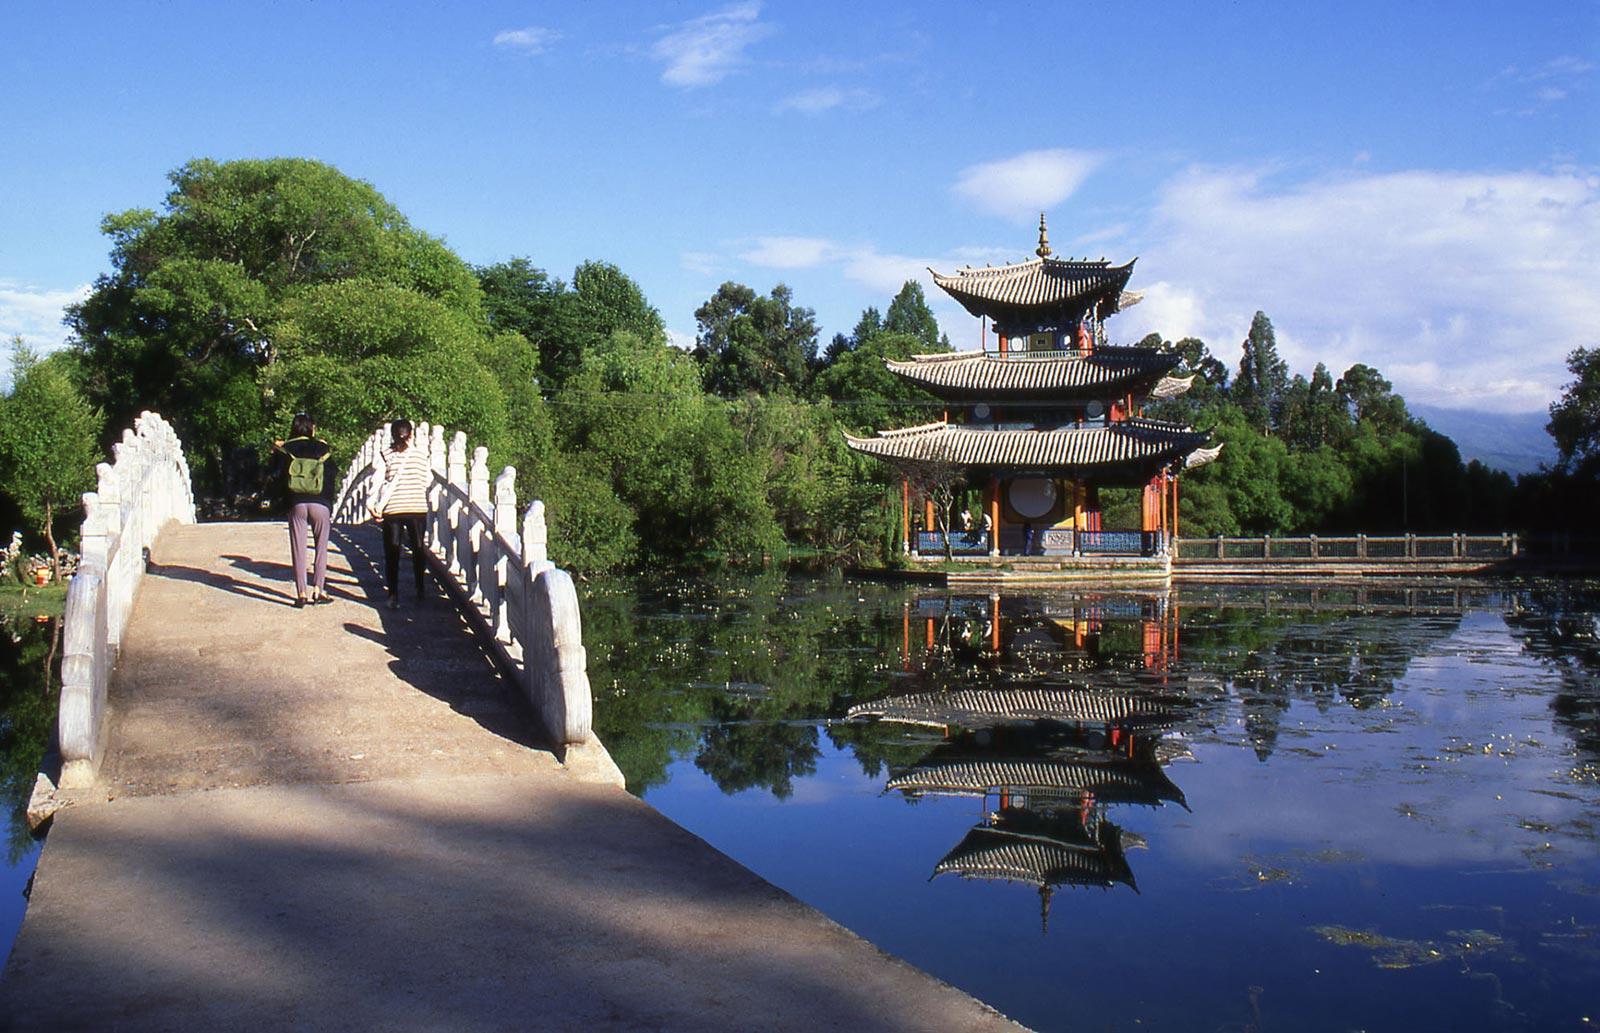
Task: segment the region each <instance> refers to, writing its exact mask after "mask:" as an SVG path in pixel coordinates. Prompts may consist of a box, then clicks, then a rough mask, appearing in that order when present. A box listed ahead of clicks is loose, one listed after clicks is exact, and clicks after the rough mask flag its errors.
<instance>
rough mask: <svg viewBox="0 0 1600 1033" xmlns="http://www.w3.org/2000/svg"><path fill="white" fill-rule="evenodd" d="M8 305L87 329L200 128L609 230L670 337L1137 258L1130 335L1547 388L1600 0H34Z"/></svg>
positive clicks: (937, 296)
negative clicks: (121, 240)
mask: <svg viewBox="0 0 1600 1033" xmlns="http://www.w3.org/2000/svg"><path fill="white" fill-rule="evenodd" d="M0 61H3V62H4V73H5V74H4V82H5V87H4V95H5V102H4V104H3V105H0V120H3V121H0V126H3V130H4V132H3V135H0V140H3V141H4V142H3V146H4V158H3V160H0V197H3V198H4V200H3V202H0V335H3V336H4V338H7V339H9V337H10V336H11V335H12V334H16V333H20V334H22V335H23V336H24V338H25V339H27V340H28V341H29V342H30V343H32V344H35V345H36V346H39V347H51V346H53V345H56V344H59V343H60V342H61V340H62V339H63V334H64V331H63V330H62V329H61V327H60V326H59V319H60V309H61V306H62V305H63V304H65V303H66V302H67V301H69V300H72V299H74V298H76V297H79V296H81V294H82V292H83V291H85V290H86V289H87V286H88V284H90V283H91V282H92V281H93V279H94V278H95V277H96V276H97V275H99V274H101V273H103V272H105V271H106V270H107V269H108V261H107V252H108V247H107V241H106V239H105V238H104V237H102V236H101V234H100V232H99V223H100V219H101V218H102V217H103V216H104V215H105V214H107V213H109V212H115V211H121V210H124V209H127V208H132V207H159V205H160V202H161V199H162V197H163V196H164V194H165V192H166V188H167V182H166V179H165V176H166V174H167V173H168V172H169V171H171V170H172V169H174V168H176V167H177V166H178V165H180V164H182V163H183V162H185V161H187V160H189V159H191V158H196V157H210V158H215V159H218V160H227V159H233V158H247V157H272V156H297V157H311V158H316V159H319V160H322V161H325V162H329V163H331V164H333V165H335V166H337V167H338V168H339V169H341V170H342V171H344V172H345V173H346V174H348V175H351V176H355V177H358V178H361V179H365V180H367V181H368V182H370V183H372V184H373V185H374V186H376V187H377V188H378V189H379V190H380V191H381V192H383V194H384V195H385V196H387V197H388V198H389V200H390V201H392V202H393V203H395V204H396V205H397V206H398V207H399V208H400V209H401V211H403V212H404V213H405V214H406V216H407V217H408V218H409V219H410V220H411V222H412V223H413V225H415V226H417V227H418V228H420V229H423V230H426V231H427V232H429V233H432V234H434V235H436V236H439V237H442V238H444V239H445V240H446V241H447V242H448V243H449V244H450V245H451V247H453V248H454V249H455V250H456V252H457V253H458V254H460V255H461V256H462V257H463V258H464V259H466V260H467V261H469V262H471V263H474V264H479V265H482V264H488V263H492V262H496V261H500V260H503V259H506V258H509V257H512V256H526V257H528V258H530V259H531V260H532V261H533V262H534V263H535V264H536V265H539V266H541V267H543V268H545V269H547V270H549V271H550V272H551V273H552V274H554V275H558V276H561V277H563V278H567V277H570V275H571V273H572V270H573V268H574V267H575V266H576V265H577V264H578V263H579V262H582V261H584V260H585V259H591V258H594V259H602V260H606V261H610V262H615V263H616V264H617V265H619V266H620V267H621V268H622V269H623V270H624V271H625V272H627V273H628V274H629V275H631V276H632V277H633V278H634V279H636V280H637V281H638V282H639V283H640V285H641V286H642V287H643V288H644V290H645V293H646V295H647V296H648V297H649V298H650V300H651V301H652V303H654V304H655V305H656V306H657V307H658V308H659V309H660V310H661V313H662V315H663V316H664V317H665V319H666V322H667V326H668V327H669V329H670V331H671V332H672V333H673V335H674V337H675V339H677V340H679V341H680V342H681V343H685V344H688V343H692V340H693V337H694V333H695V321H694V310H695V308H696V307H697V306H698V305H699V304H700V303H701V302H702V301H704V300H705V299H706V298H707V297H709V296H710V295H711V294H712V293H713V292H714V291H715V290H716V288H717V286H718V285H719V284H720V283H722V282H723V281H725V280H735V281H738V282H741V283H745V284H748V285H750V286H752V287H754V288H756V289H757V290H760V291H763V292H764V291H766V290H768V289H770V288H771V287H772V286H773V285H774V284H776V283H779V282H784V283H787V284H789V285H790V286H791V287H792V288H793V289H794V292H795V297H796V300H797V302H798V303H800V304H802V305H806V306H810V307H812V308H814V309H815V310H816V313H817V318H818V322H819V324H820V326H821V328H822V343H824V344H825V343H826V341H827V340H828V338H830V337H831V336H832V335H833V334H834V333H835V332H848V331H849V330H850V328H851V327H852V326H853V325H854V324H855V322H856V319H857V318H858V316H859V315H860V313H861V311H862V309H864V308H865V307H866V306H868V305H876V306H878V307H879V308H880V309H882V308H884V307H885V306H886V305H887V303H888V301H889V299H890V298H891V297H892V296H893V295H894V293H895V292H896V291H897V290H898V289H899V287H900V285H901V283H903V282H904V281H905V280H906V279H908V278H912V277H916V278H919V279H921V280H922V282H923V283H924V286H925V287H926V288H927V293H928V296H929V300H930V301H931V302H932V303H933V304H934V307H935V311H936V313H937V314H938V316H939V317H940V320H941V323H942V325H943V326H944V328H945V329H946V331H947V332H948V333H949V335H950V338H951V340H952V342H953V343H954V344H956V346H957V347H975V346H976V345H977V344H978V326H977V324H976V323H975V322H974V321H973V320H971V319H970V318H969V317H967V316H966V315H965V314H964V313H963V312H961V310H960V309H959V308H958V307H956V306H955V305H954V304H953V303H951V302H949V300H948V299H947V298H945V297H944V296H943V295H942V293H941V292H939V291H938V290H937V289H936V288H934V287H933V286H932V283H931V280H929V278H928V277H927V272H926V269H927V267H928V266H932V267H934V268H935V269H939V270H941V271H943V270H948V269H952V268H955V267H958V266H960V265H963V264H967V263H973V264H980V265H981V264H983V263H995V264H998V263H1001V262H1007V261H1018V260H1022V259H1024V258H1027V257H1030V253H1031V251H1032V249H1033V247H1034V245H1035V242H1036V241H1035V237H1036V228H1037V224H1038V219H1039V213H1040V212H1041V211H1043V212H1045V213H1047V215H1048V218H1049V226H1050V240H1051V244H1052V245H1053V247H1054V248H1055V251H1056V253H1057V254H1058V255H1062V256H1066V257H1084V256H1087V257H1090V258H1100V257H1102V256H1104V257H1107V258H1110V259H1113V260H1116V261H1119V262H1120V261H1125V260H1127V259H1130V258H1134V257H1137V258H1138V259H1139V264H1138V266H1137V267H1136V270H1135V273H1134V277H1133V282H1132V284H1131V286H1132V287H1135V288H1141V289H1143V290H1145V291H1146V300H1145V302H1144V303H1143V304H1141V305H1139V306H1137V307H1135V308H1133V309H1131V310H1129V311H1128V312H1126V313H1125V314H1123V315H1120V316H1118V317H1116V318H1115V319H1114V320H1113V321H1112V322H1111V323H1110V325H1109V328H1108V329H1109V332H1110V334H1111V336H1112V338H1113V340H1118V341H1132V340H1137V339H1138V338H1139V337H1142V336H1143V335H1144V334H1145V333H1147V332H1149V331H1151V330H1155V331H1159V332H1160V333H1162V334H1163V335H1164V336H1166V337H1168V338H1171V339H1176V338H1178V337H1182V336H1189V335H1193V336H1198V337H1200V338H1202V339H1204V340H1205V341H1206V342H1207V343H1208V344H1210V346H1211V348H1212V350H1213V351H1214V352H1215V353H1216V354H1218V355H1219V356H1220V357H1222V358H1223V359H1225V360H1226V361H1228V362H1229V363H1230V364H1234V363H1236V362H1237V359H1238V354H1239V342H1240V341H1241V340H1242V339H1243V337H1244V335H1245V332H1246V331H1247V329H1248V327H1249V323H1250V319H1251V316H1252V315H1253V313H1254V312H1255V311H1256V310H1257V309H1262V310H1264V311H1265V312H1266V313H1267V314H1268V315H1269V316H1270V317H1272V320H1273V323H1274V324H1275V326H1276V328H1277V332H1278V341H1279V348H1280V351H1281V353H1282V354H1283V355H1284V357H1285V358H1286V359H1287V360H1288V361H1289V363H1290V366H1291V369H1292V370H1294V371H1295V372H1300V373H1306V374H1309V372H1310V370H1311V366H1312V364H1314V363H1315V362H1316V361H1318V360H1322V361H1325V362H1326V363H1327V364H1328V366H1329V368H1330V369H1331V370H1332V371H1333V373H1334V375H1335V376H1337V375H1338V374H1339V373H1340V372H1342V371H1343V370H1344V369H1345V368H1347V367H1348V366H1349V365H1351V364H1352V363H1355V362H1366V363H1368V364H1370V365H1374V366H1376V367H1378V368H1379V369H1380V370H1381V371H1382V372H1383V373H1384V374H1385V375H1386V376H1388V377H1389V378H1390V379H1391V380H1392V381H1393V382H1394V383H1395V386H1396V388H1397V389H1398V390H1399V391H1401V393H1403V394H1404V395H1405V396H1406V398H1407V399H1408V400H1409V401H1412V402H1414V403H1420V404H1429V405H1439V406H1445V407H1450V408H1461V409H1475V410H1486V411H1496V412H1530V411H1536V410H1541V409H1543V408H1544V407H1545V406H1546V405H1548V404H1549V402H1550V401H1551V400H1552V399H1554V398H1555V397H1556V396H1557V395H1558V393H1559V390H1560V388H1561V386H1562V385H1563V384H1564V383H1565V382H1566V381H1567V379H1568V376H1567V373H1566V370H1565V367H1564V357H1565V355H1566V354H1567V353H1568V352H1569V351H1571V350H1572V349H1573V348H1576V347H1579V346H1586V347H1590V346H1596V345H1600V335H1597V333H1596V327H1600V289H1597V286H1596V285H1597V284H1600V82H1597V78H1600V5H1597V3H1595V2H1593V0H1567V2H1543V0H1520V2H1498V0H1490V2H1475V3H1471V4H1465V3H1431V2H1418V3H1403V4H1400V3H1393V2H1384V3H1376V2H1374V3H1368V2H1364V0H1352V2H1345V3H1338V4H1334V3H1316V4H1283V3H1281V2H1278V3H1268V2H1260V3H1257V2H1249V0H1242V2H1237V3H1182V2H1173V3H1167V4H1156V3H1141V2H1138V0H1127V2H1118V3H1109V2H1108V3H1100V2H1093V0H1079V2H1059V3H1054V2H1052V3H1008V2H993V3H985V4H978V3H970V2H967V3H929V2H924V3H915V4H911V3H904V4H902V3H887V2H882V3H859V2H857V3H803V4H802V3H797V2H785V0H764V2H741V3H733V4H717V3H707V4H699V3H660V4H642V3H641V4H631V3H604V2H599V3H591V4H579V5H568V4H562V5H552V4H538V3H476V4H458V5H457V4H451V5H446V4H442V3H407V2H394V3H376V2H343V3H334V2H304V0H299V2H297V0H281V2H274V3H228V4H219V3H215V2H214V0H206V2H191V0H174V2H168V3H154V2H137V0H122V2H105V3H82V2H71V0H63V2H56V3H49V4H30V3H13V4H9V5H7V9H6V10H5V12H4V14H3V15H0Z"/></svg>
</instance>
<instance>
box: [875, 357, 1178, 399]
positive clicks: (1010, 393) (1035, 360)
mask: <svg viewBox="0 0 1600 1033" xmlns="http://www.w3.org/2000/svg"><path fill="white" fill-rule="evenodd" d="M1180 361H1181V357H1180V356H1179V355H1178V354H1177V353H1176V352H1162V351H1157V350H1156V349H1154V348H1138V347H1103V348H1097V349H1095V350H1094V351H1092V352H1080V351H1055V352H1050V351H1046V352H1030V351H1018V352H985V351H966V352H954V353H946V354H942V355H916V356H913V357H912V358H911V359H910V360H909V361H895V360H893V359H891V360H888V361H886V362H885V363H884V365H886V366H887V367H888V369H889V371H890V372H891V373H894V374H896V375H898V376H900V377H903V378H905V379H906V380H909V381H911V382H912V383H914V384H916V385H917V386H918V387H921V388H924V389H925V390H928V391H931V392H932V393H934V394H936V395H938V396H940V397H941V398H963V397H974V398H1005V397H1033V398H1060V397H1062V396H1064V395H1085V396H1089V397H1095V398H1107V397H1112V396H1115V395H1120V394H1122V393H1124V391H1125V390H1130V389H1131V390H1136V391H1149V390H1152V389H1153V388H1154V387H1155V386H1156V385H1158V384H1160V383H1162V382H1163V381H1164V380H1165V379H1167V378H1165V374H1166V373H1167V372H1168V371H1169V370H1171V369H1173V368H1174V367H1175V366H1177V365H1178V363H1179V362H1180ZM1140 381H1143V382H1144V387H1142V388H1139V387H1134V386H1133V385H1134V384H1137V383H1138V382H1140ZM1130 382H1133V383H1132V384H1130Z"/></svg>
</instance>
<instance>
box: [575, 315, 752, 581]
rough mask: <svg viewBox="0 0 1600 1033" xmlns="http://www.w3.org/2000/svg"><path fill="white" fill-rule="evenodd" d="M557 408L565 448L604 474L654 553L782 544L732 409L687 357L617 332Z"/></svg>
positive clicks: (710, 553) (711, 553) (722, 551)
mask: <svg viewBox="0 0 1600 1033" xmlns="http://www.w3.org/2000/svg"><path fill="white" fill-rule="evenodd" d="M554 407H555V409H556V411H557V413H558V419H557V421H556V422H557V428H558V431H559V434H560V438H561V441H562V444H563V445H564V446H565V447H566V448H567V449H568V450H569V451H570V452H571V453H573V458H574V460H575V461H580V462H585V463H588V464H591V466H592V468H594V469H596V470H600V471H604V472H605V476H606V477H607V478H608V479H609V481H610V484H611V488H612V490H613V491H614V492H615V494H616V495H617V497H618V498H620V499H621V500H622V501H623V502H624V503H625V504H626V505H627V506H628V508H629V510H630V511H631V512H632V513H633V514H634V518H635V519H634V524H633V526H634V527H635V529H636V531H637V534H638V541H639V545H640V547H641V548H642V549H643V550H644V551H645V552H646V553H647V554H649V555H651V556H654V557H660V558H676V559H682V558H685V557H690V556H693V557H698V558H701V559H704V560H708V561H712V562H718V561H721V560H725V559H729V558H735V559H737V558H740V557H743V556H749V555H759V554H760V553H762V552H764V551H766V550H769V549H771V548H774V547H775V546H776V545H777V544H778V542H779V540H780V537H781V536H780V534H779V532H778V526H777V523H776V521H775V520H774V518H773V515H772V510H771V506H770V505H769V503H768V502H767V498H766V494H765V492H764V490H763V481H762V474H763V467H762V464H761V462H760V460H759V458H758V457H756V456H753V455H751V454H750V453H749V452H748V451H747V450H746V449H745V448H744V443H743V441H742V438H741V435H740V434H739V432H738V430H737V429H736V428H735V427H734V426H733V423H732V422H731V420H730V414H729V410H728V407H727V406H726V405H724V404H722V403H720V402H718V401H717V400H716V399H711V398H707V397H706V396H705V395H704V394H703V393H702V392H701V391H700V387H699V369H698V367H697V365H696V364H695V362H694V360H693V359H692V358H690V357H689V356H688V355H687V354H686V353H684V352H682V351H679V350H678V349H676V348H674V347H672V346H671V345H669V344H665V343H659V342H658V343H647V342H645V341H641V340H640V339H639V338H638V337H636V336H634V335H633V334H630V333H617V334H615V335H613V336H612V338H611V339H610V340H609V341H608V342H606V343H605V344H604V345H603V346H601V347H600V348H598V349H596V350H595V351H593V352H591V353H590V354H588V355H586V356H585V357H584V364H583V367H582V368H581V369H580V370H579V372H578V374H577V375H576V376H574V377H573V378H572V379H571V380H570V381H569V382H568V383H567V386H566V388H565V389H563V391H562V392H561V394H560V395H559V396H558V397H557V398H556V399H555V401H554Z"/></svg>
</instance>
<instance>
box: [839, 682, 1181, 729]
mask: <svg viewBox="0 0 1600 1033" xmlns="http://www.w3.org/2000/svg"><path fill="white" fill-rule="evenodd" d="M848 716H849V717H851V718H864V717H876V718H878V719H879V720H882V721H893V722H898V723H900V724H911V725H923V726H927V727H933V728H943V727H946V726H949V725H956V726H957V727H960V728H969V729H976V728H986V727H992V726H994V725H999V724H1009V723H1012V722H1023V721H1061V722H1079V723H1093V724H1121V725H1128V724H1138V725H1146V726H1148V725H1161V724H1171V723H1174V722H1175V721H1176V720H1177V718H1176V716H1175V715H1174V714H1173V713H1172V712H1171V711H1170V710H1167V709H1165V708H1163V707H1162V706H1160V705H1159V704H1157V703H1156V702H1154V701H1153V700H1149V699H1145V698H1143V697H1140V696H1134V695H1128V694H1124V693H1106V692H1091V691H1087V690H1082V689H958V690H956V691H953V692H922V693H916V694H913V695H908V696H894V697H891V698H889V699H882V700H877V701H875V702H872V703H860V704H857V705H856V706H853V707H851V708H850V711H849V714H848Z"/></svg>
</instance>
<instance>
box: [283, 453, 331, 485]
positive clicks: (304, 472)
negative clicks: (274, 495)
mask: <svg viewBox="0 0 1600 1033" xmlns="http://www.w3.org/2000/svg"><path fill="white" fill-rule="evenodd" d="M327 461H328V457H327V455H326V454H324V455H322V456H321V457H319V458H317V459H301V458H300V457H298V456H291V457H290V458H289V494H291V495H321V494H322V478H323V476H324V475H323V467H324V466H325V465H326V464H327Z"/></svg>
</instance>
